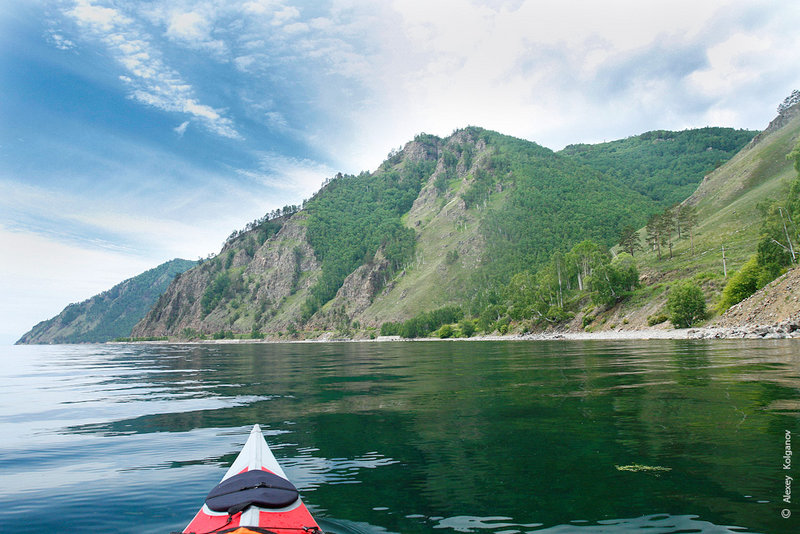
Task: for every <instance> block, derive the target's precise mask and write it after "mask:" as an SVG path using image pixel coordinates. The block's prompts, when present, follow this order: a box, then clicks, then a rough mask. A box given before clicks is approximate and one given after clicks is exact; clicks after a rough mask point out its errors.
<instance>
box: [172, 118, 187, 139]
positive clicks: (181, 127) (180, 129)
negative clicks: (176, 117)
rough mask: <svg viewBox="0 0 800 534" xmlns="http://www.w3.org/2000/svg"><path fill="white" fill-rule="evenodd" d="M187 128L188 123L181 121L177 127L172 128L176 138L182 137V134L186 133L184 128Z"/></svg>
mask: <svg viewBox="0 0 800 534" xmlns="http://www.w3.org/2000/svg"><path fill="white" fill-rule="evenodd" d="M188 127H189V121H183V122H182V123H180V124H179V125H178V126H176V127H175V128H173V130H174V131H175V133H176V134H178V137H183V134H185V133H186V128H188Z"/></svg>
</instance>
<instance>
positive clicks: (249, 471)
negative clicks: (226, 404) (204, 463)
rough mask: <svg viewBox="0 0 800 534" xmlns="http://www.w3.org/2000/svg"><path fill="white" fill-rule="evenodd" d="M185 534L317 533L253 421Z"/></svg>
mask: <svg viewBox="0 0 800 534" xmlns="http://www.w3.org/2000/svg"><path fill="white" fill-rule="evenodd" d="M183 532H184V533H186V534H190V533H191V534H211V533H214V534H222V533H231V534H233V533H235V534H246V533H265V532H274V534H282V533H284V532H285V533H287V534H292V533H296V532H307V533H310V534H323V533H322V530H321V529H320V528H319V525H317V522H316V521H314V518H313V517H311V513H310V512H309V511H308V509H307V508H306V505H305V504H303V501H302V500H301V499H300V494H299V493H298V491H297V489H296V488H295V487H294V485H293V484H292V483H291V482H289V480H288V479H287V478H286V474H285V473H284V472H283V469H281V466H280V465H278V461H277V460H276V459H275V456H274V455H273V454H272V451H270V450H269V446H267V442H266V441H265V440H264V436H263V435H262V434H261V427H259V426H258V425H255V426H254V427H253V430H252V431H251V432H250V437H249V438H247V443H245V444H244V447H243V448H242V451H241V452H240V453H239V456H237V457H236V460H235V461H234V462H233V465H232V466H231V467H230V469H228V472H227V473H225V476H224V477H222V481H221V482H220V483H219V485H217V487H215V488H214V489H213V490H211V492H210V493H209V494H208V497H206V501H205V503H204V504H203V507H202V508H200V511H199V512H197V515H196V516H195V517H194V519H192V522H191V523H189V525H188V526H187V527H186V528H185V529H184V530H183Z"/></svg>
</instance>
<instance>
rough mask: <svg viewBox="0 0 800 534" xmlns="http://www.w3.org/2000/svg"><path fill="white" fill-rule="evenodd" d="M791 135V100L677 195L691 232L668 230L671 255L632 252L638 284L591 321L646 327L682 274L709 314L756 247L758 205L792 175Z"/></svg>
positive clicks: (794, 119) (794, 111)
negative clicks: (690, 214)
mask: <svg viewBox="0 0 800 534" xmlns="http://www.w3.org/2000/svg"><path fill="white" fill-rule="evenodd" d="M798 141H800V105H794V106H792V107H789V108H787V109H783V110H782V111H781V114H780V115H779V116H778V117H777V118H776V119H775V120H773V121H772V122H771V123H770V125H769V126H768V127H767V129H765V130H764V131H763V132H761V133H760V134H758V136H756V137H755V138H754V139H753V140H752V141H751V142H750V143H748V144H747V146H745V147H744V148H743V149H742V150H741V151H740V152H738V153H737V154H736V155H735V156H734V157H733V158H731V159H730V161H728V162H727V163H726V164H724V165H722V166H720V167H719V168H718V169H716V170H715V171H714V172H712V173H710V174H708V175H707V176H706V177H705V178H704V179H703V180H702V182H701V183H700V185H699V186H698V187H697V189H696V190H695V191H694V192H693V193H692V195H691V196H690V197H689V198H688V199H686V200H685V201H684V204H685V205H688V206H694V207H695V209H696V212H697V225H696V227H695V228H694V230H693V232H692V235H691V238H690V236H689V235H688V234H686V233H684V235H683V237H682V238H681V239H678V238H677V236H675V238H674V246H673V254H672V257H671V258H670V257H669V255H668V254H666V253H664V254H663V255H662V258H661V259H659V258H658V254H657V252H656V251H655V250H653V249H647V247H646V250H644V251H643V252H641V253H637V254H636V263H637V265H638V267H639V271H640V272H641V273H642V276H643V280H644V287H642V288H641V289H640V290H638V291H637V292H636V294H635V295H634V296H633V298H631V299H630V300H629V301H627V302H624V303H622V304H620V305H619V306H617V307H615V308H614V309H612V310H609V311H608V312H605V313H604V314H601V315H600V316H598V320H597V321H596V322H595V323H593V324H594V327H596V328H608V327H609V326H611V325H616V326H617V327H619V326H620V325H621V323H622V322H623V321H624V320H626V319H627V321H628V322H627V326H626V327H628V328H634V327H641V326H644V325H646V322H647V318H648V317H651V316H656V315H661V314H664V313H665V309H664V308H665V303H666V295H667V292H668V291H669V289H670V288H671V287H673V286H674V285H675V284H677V283H679V282H681V281H685V280H691V281H693V282H695V283H696V284H698V285H699V286H700V287H701V288H702V289H703V292H704V294H705V297H706V301H707V304H708V307H709V310H710V311H711V318H712V319H713V316H714V307H715V305H716V304H717V303H718V302H719V300H720V295H721V292H722V289H723V288H724V286H725V284H726V283H727V281H728V280H729V279H730V276H731V275H732V273H734V272H735V271H736V270H737V269H739V268H740V267H741V266H742V265H743V264H744V263H745V262H746V261H747V259H748V258H749V257H750V256H752V255H753V254H755V253H756V248H757V246H758V242H759V239H760V231H761V225H762V221H763V214H762V210H761V209H760V206H765V205H768V204H769V203H771V202H772V201H774V200H777V199H782V198H785V197H786V195H787V193H788V191H789V187H790V185H791V183H792V181H793V180H794V179H795V177H796V176H797V173H796V171H795V169H794V167H793V164H792V162H791V161H790V160H787V159H786V156H787V155H788V154H789V153H790V152H791V151H792V149H793V148H794V147H795V146H796V144H797V143H798ZM645 234H646V231H645V229H641V230H640V231H639V235H640V238H641V240H642V242H644V240H645ZM692 245H693V246H692ZM723 249H724V250H723ZM726 275H727V276H726ZM603 320H604V321H605V322H604V323H602V321H603ZM601 323H602V324H601ZM665 326H666V324H665Z"/></svg>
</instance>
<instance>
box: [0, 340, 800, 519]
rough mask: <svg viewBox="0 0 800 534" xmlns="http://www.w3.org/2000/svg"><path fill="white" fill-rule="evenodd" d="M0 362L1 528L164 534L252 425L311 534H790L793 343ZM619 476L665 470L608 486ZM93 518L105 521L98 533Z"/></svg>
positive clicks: (390, 348)
mask: <svg viewBox="0 0 800 534" xmlns="http://www.w3.org/2000/svg"><path fill="white" fill-rule="evenodd" d="M3 356H4V357H5V358H6V359H8V360H10V361H11V363H10V364H9V365H6V366H5V367H4V369H3V371H2V372H3V373H5V374H4V375H3V376H0V378H1V379H2V380H3V383H4V384H6V387H5V388H3V389H2V390H0V432H2V434H0V435H2V436H3V437H2V441H0V510H2V511H0V521H2V523H0V524H3V525H7V526H12V527H14V528H16V527H22V526H23V523H24V522H23V521H21V520H20V519H19V518H20V517H32V518H33V519H32V521H33V523H32V524H30V523H24V525H25V526H26V527H29V528H33V529H34V530H47V529H51V530H55V531H58V530H59V529H62V528H64V525H67V526H68V528H67V530H70V531H75V530H81V529H89V528H93V529H95V530H101V531H115V532H148V531H149V532H157V531H160V532H165V531H169V530H174V529H180V528H181V527H182V526H183V525H185V523H186V522H188V519H189V518H190V517H191V516H192V514H193V513H194V512H195V511H196V509H197V507H198V506H199V504H200V503H201V502H202V498H203V496H204V495H205V494H206V493H207V492H208V490H209V489H210V488H211V487H212V486H213V485H214V484H216V482H217V481H218V480H219V478H220V477H221V475H222V473H223V472H224V470H225V469H226V468H227V467H228V466H229V465H230V463H231V462H232V461H233V458H234V457H235V455H236V453H237V452H238V451H239V449H240V448H241V446H242V444H243V443H244V440H245V439H246V437H247V433H248V431H249V428H250V426H251V425H252V424H254V423H259V424H261V425H262V428H263V429H264V430H265V433H266V435H267V439H268V441H269V442H270V444H271V445H272V447H273V450H274V451H275V454H276V456H277V457H278V458H279V460H280V461H281V463H282V464H283V466H284V469H285V470H286V472H287V474H288V475H289V476H290V478H292V479H293V481H294V482H295V484H296V485H297V486H298V487H299V488H300V489H301V491H302V493H303V496H304V499H305V500H306V502H307V503H308V504H309V505H310V507H311V508H312V510H313V511H314V513H315V514H316V515H317V517H318V519H319V520H320V521H321V522H322V523H323V526H324V527H325V528H326V529H328V530H330V531H331V532H371V533H378V532H403V533H413V532H430V531H432V530H444V531H447V530H450V531H454V532H487V531H488V532H498V533H511V532H530V531H536V532H589V533H593V532H629V531H633V530H642V529H647V530H648V531H650V532H690V531H691V532H695V531H696V532H734V531H742V530H744V531H747V532H794V531H795V529H794V528H790V527H796V526H797V523H791V522H787V521H786V520H784V519H782V518H780V516H779V511H780V508H781V503H780V496H781V493H780V491H779V490H780V483H781V481H782V480H783V478H782V476H783V474H782V473H781V471H780V463H781V462H780V457H781V454H782V443H783V435H784V431H785V430H786V429H791V430H792V431H793V432H794V431H797V433H798V435H800V428H798V424H797V423H798V419H797V416H798V414H800V402H798V398H800V395H798V391H800V389H799V387H800V354H799V353H798V350H797V345H796V341H794V340H776V341H775V342H764V341H760V342H742V341H737V342H711V341H672V340H667V341H656V342H647V343H643V342H536V343H380V344H347V343H343V344H326V345H322V344H287V345H246V346H243V345H227V346H223V345H218V346H217V345H204V346H188V345H182V346H160V345H147V346H81V347H14V348H13V351H11V352H8V353H7V354H4V355H3ZM637 464H638V465H645V466H662V467H665V468H669V469H670V470H669V471H663V472H661V473H660V476H655V475H654V474H653V473H648V472H625V471H619V470H618V469H616V467H615V466H621V465H637ZM776 488H777V489H776ZM54 490H57V493H58V495H56V496H54V495H53V491H54ZM781 491H782V490H781ZM99 501H102V502H104V503H106V504H105V506H106V508H108V509H110V510H114V511H115V513H114V514H109V515H103V517H102V518H99V519H98V518H97V514H94V513H92V511H93V510H94V509H95V508H96V506H97V502H99ZM51 510H55V511H56V512H57V519H56V518H52V519H51V518H50V517H51V516H50V514H49V512H50V511H51ZM117 512H118V513H117ZM655 512H669V514H667V513H663V514H659V515H654V514H655ZM797 513H798V515H800V511H798V512H797ZM20 514H22V515H20ZM618 518H630V519H618ZM581 521H583V522H581ZM790 521H794V519H791V520H790ZM722 525H741V527H739V526H736V527H734V526H731V527H726V526H722ZM799 530H800V529H799Z"/></svg>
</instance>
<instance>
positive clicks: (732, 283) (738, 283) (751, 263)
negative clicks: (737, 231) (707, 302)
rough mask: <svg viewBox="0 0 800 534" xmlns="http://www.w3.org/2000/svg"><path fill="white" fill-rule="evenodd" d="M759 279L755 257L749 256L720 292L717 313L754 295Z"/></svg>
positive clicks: (758, 268) (758, 269) (759, 271)
mask: <svg viewBox="0 0 800 534" xmlns="http://www.w3.org/2000/svg"><path fill="white" fill-rule="evenodd" d="M759 278H761V267H759V265H758V260H757V258H756V256H751V257H750V259H749V260H747V262H746V263H745V264H744V265H742V268H741V269H739V270H738V271H736V273H734V275H733V276H731V279H730V280H729V281H728V283H727V284H726V285H725V289H723V290H722V300H721V301H720V303H719V311H720V312H723V311H725V310H727V309H728V308H730V307H731V306H733V305H734V304H737V303H739V302H741V301H743V300H744V299H746V298H747V297H749V296H750V295H752V294H753V293H755V292H756V291H757V290H758V288H759V285H758V284H759Z"/></svg>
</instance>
